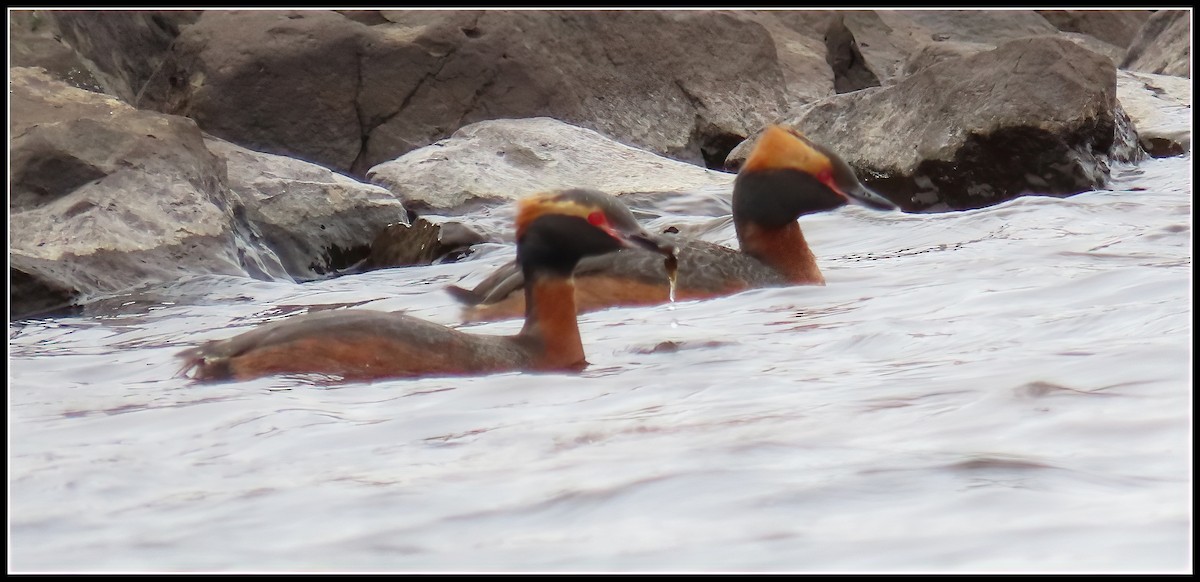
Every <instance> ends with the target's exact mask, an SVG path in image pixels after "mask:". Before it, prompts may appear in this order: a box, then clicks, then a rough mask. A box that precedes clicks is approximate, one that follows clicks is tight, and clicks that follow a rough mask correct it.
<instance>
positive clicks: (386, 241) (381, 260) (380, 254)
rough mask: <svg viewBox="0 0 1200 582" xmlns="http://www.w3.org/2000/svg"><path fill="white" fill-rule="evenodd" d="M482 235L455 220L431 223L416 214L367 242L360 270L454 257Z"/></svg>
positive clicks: (457, 256)
mask: <svg viewBox="0 0 1200 582" xmlns="http://www.w3.org/2000/svg"><path fill="white" fill-rule="evenodd" d="M485 240H486V238H485V237H484V236H483V235H482V234H480V233H478V232H476V231H475V230H473V229H471V228H470V227H468V226H466V225H464V224H462V223H459V222H443V223H440V224H435V223H433V222H430V221H429V220H426V219H424V218H417V219H416V220H415V221H413V223H412V225H411V226H410V225H408V224H393V225H391V226H389V227H387V228H385V229H383V231H381V232H380V233H379V235H378V236H376V237H375V240H374V241H372V243H371V253H370V256H368V257H367V260H366V262H365V263H364V265H363V267H364V270H374V269H386V268H389V267H407V266H412V265H429V264H433V263H437V262H443V261H455V260H458V259H461V258H462V257H464V256H466V255H467V254H469V253H470V250H471V245H474V244H478V243H481V242H484V241H485Z"/></svg>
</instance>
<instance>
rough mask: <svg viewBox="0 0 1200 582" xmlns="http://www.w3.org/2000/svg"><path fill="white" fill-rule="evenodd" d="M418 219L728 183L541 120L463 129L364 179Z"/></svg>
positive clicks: (710, 173)
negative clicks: (556, 198) (560, 194)
mask: <svg viewBox="0 0 1200 582" xmlns="http://www.w3.org/2000/svg"><path fill="white" fill-rule="evenodd" d="M367 175H368V179H369V180H370V181H371V182H372V183H374V184H378V185H380V186H383V187H385V188H387V189H388V190H390V191H392V192H393V193H394V194H396V195H397V196H399V197H400V198H401V199H402V200H403V201H404V203H405V205H406V206H408V207H409V208H410V209H412V210H415V211H418V212H422V213H424V212H426V211H429V212H431V213H435V214H450V215H459V214H464V213H467V212H471V211H473V210H476V209H479V208H481V207H493V206H497V205H501V204H507V203H508V202H510V201H512V200H515V199H517V198H519V197H521V196H525V195H527V194H532V193H535V192H540V191H543V190H552V189H558V188H595V189H598V190H603V191H605V192H609V193H612V194H617V195H620V194H626V193H631V192H650V191H680V190H686V189H689V188H697V187H702V186H709V185H718V184H729V183H732V182H733V176H732V175H730V174H726V173H723V172H716V171H713V170H705V169H703V168H699V167H697V166H695V165H692V164H687V163H684V162H679V161H675V160H672V159H668V158H664V157H662V156H657V155H655V154H652V153H650V152H647V151H644V150H640V149H637V148H633V147H630V146H627V145H624V144H621V143H618V142H616V141H613V140H611V139H609V138H607V137H604V136H603V135H601V134H599V133H597V132H595V131H592V130H590V129H585V128H582V127H577V126H574V125H571V124H568V123H564V122H561V121H557V120H554V119H550V118H546V117H536V118H529V119H498V120H491V121H481V122H479V123H474V124H471V125H468V126H466V127H464V128H462V129H460V130H458V131H457V132H455V133H454V135H453V136H451V137H450V138H449V139H446V140H443V141H440V142H438V143H436V144H433V145H430V146H426V147H424V148H421V149H418V150H415V151H412V152H409V153H408V154H405V155H403V156H401V157H399V158H397V159H395V160H393V161H391V162H387V163H383V164H380V165H378V166H375V167H374V168H371V171H370V172H368V174H367Z"/></svg>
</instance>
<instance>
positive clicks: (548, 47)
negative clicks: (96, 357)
mask: <svg viewBox="0 0 1200 582" xmlns="http://www.w3.org/2000/svg"><path fill="white" fill-rule="evenodd" d="M9 19H10V21H9V29H10V47H9V48H10V55H11V65H12V66H11V68H10V71H9V88H10V122H9V123H10V126H9V127H10V143H9V152H10V178H9V180H10V184H9V221H10V250H9V280H10V284H9V289H10V291H9V293H10V320H11V319H17V318H23V317H29V316H33V315H36V314H38V313H45V312H47V311H49V310H55V309H61V308H64V307H67V306H71V305H79V304H84V303H87V302H88V301H92V300H94V299H96V298H100V297H104V296H108V295H112V294H116V293H121V292H122V291H123V290H127V289H130V288H134V287H137V286H140V285H145V284H153V283H156V282H166V281H171V280H173V279H175V278H178V277H181V276H186V275H196V274H206V273H212V274H223V275H236V276H246V277H253V278H258V279H265V280H293V281H307V280H313V279H318V278H322V277H328V276H333V275H337V274H345V273H350V272H355V270H356V269H374V268H384V267H392V266H399V265H412V264H427V263H429V262H431V261H435V260H438V259H439V258H441V257H444V256H446V254H449V253H457V254H458V255H461V254H462V253H463V252H464V249H467V248H469V246H470V245H471V244H474V243H477V242H483V241H488V240H492V241H495V240H503V239H504V236H505V234H504V233H490V232H473V231H472V216H473V214H475V213H477V212H478V211H479V210H480V209H489V208H494V207H497V206H500V205H505V204H508V203H509V202H510V201H511V200H513V199H515V198H517V197H520V196H522V195H525V194H529V193H531V192H534V191H537V190H541V189H546V188H555V187H570V186H581V187H593V188H599V189H602V190H605V191H608V192H612V193H614V194H636V193H646V192H680V191H690V190H694V189H698V188H713V187H716V188H722V187H724V188H727V187H728V186H729V185H730V184H731V183H732V179H733V176H734V173H733V172H735V171H736V168H737V166H738V164H739V163H740V161H741V159H742V157H744V153H745V152H746V151H747V150H748V146H749V144H751V143H753V140H754V139H755V138H756V136H757V133H758V132H759V131H760V130H761V129H762V128H763V127H764V126H766V125H767V124H769V123H773V122H781V123H784V124H786V125H789V126H792V127H795V128H797V129H799V130H801V131H803V132H805V133H806V134H807V135H809V136H810V137H811V138H813V139H815V140H817V141H819V142H821V143H823V144H825V145H827V146H828V147H830V148H831V149H833V150H834V151H837V152H839V153H840V154H841V155H842V156H843V157H844V158H845V159H846V160H847V161H848V162H849V163H850V164H851V165H852V166H853V167H854V168H855V170H856V172H857V173H858V174H859V177H860V178H861V179H862V180H863V182H864V183H866V184H867V185H868V186H870V187H872V188H874V189H876V190H877V191H879V192H881V193H882V194H884V195H886V196H888V197H889V198H890V199H891V200H893V201H894V202H896V203H897V204H899V205H900V206H902V207H903V208H904V209H905V210H906V211H909V212H943V211H955V210H963V209H970V208H979V207H984V206H989V205H992V204H996V203H999V202H1003V201H1005V200H1009V199H1012V198H1014V197H1017V196H1021V195H1024V194H1029V193H1036V194H1049V195H1057V196H1069V195H1071V194H1075V193H1078V192H1083V191H1088V190H1094V189H1100V188H1103V187H1104V185H1105V184H1106V182H1107V181H1108V179H1109V177H1110V171H1111V167H1112V166H1113V165H1114V164H1127V163H1136V162H1137V161H1138V160H1140V159H1144V158H1145V157H1147V156H1169V155H1179V154H1181V153H1184V152H1188V151H1190V147H1191V135H1190V118H1191V88H1190V87H1191V82H1190V74H1191V71H1190V66H1191V56H1190V38H1191V12H1190V11H1187V10H1158V11H1151V10H1124V11H1116V10H1114V11H1105V10H1078V11H1072V10H1065V11H1061V10H1060V11H1033V10H978V11H715V10H687V11H621V10H608V11H533V10H530V11H504V10H425V11H328V10H260V11H226V10H209V11H195V10H191V11H182V10H181V11H84V10H62V11H54V10H50V11H43V10H38V11H30V10H10V11H9ZM1180 127H1187V128H1189V131H1181V130H1180ZM417 214H419V215H421V216H423V217H427V218H428V220H424V219H416V218H415V215H417ZM447 224H453V225H454V228H452V229H450V228H442V227H444V226H446V225H447ZM408 225H420V227H419V228H408ZM443 234H445V235H446V236H445V237H443V236H442V235H443ZM434 243H437V244H434ZM456 256H457V255H456Z"/></svg>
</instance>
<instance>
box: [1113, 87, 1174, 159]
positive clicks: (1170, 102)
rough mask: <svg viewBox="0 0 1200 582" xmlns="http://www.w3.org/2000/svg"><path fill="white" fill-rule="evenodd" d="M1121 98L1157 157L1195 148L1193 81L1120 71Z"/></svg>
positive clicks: (1140, 135)
mask: <svg viewBox="0 0 1200 582" xmlns="http://www.w3.org/2000/svg"><path fill="white" fill-rule="evenodd" d="M1117 98H1118V99H1119V100H1120V101H1121V106H1122V107H1123V108H1124V109H1125V111H1126V112H1128V113H1129V118H1130V119H1131V120H1132V121H1133V125H1134V127H1136V128H1137V135H1138V140H1139V143H1140V144H1141V146H1142V148H1143V149H1145V150H1146V151H1147V152H1148V153H1149V154H1150V155H1151V156H1154V157H1156V158H1161V157H1167V156H1177V155H1179V154H1182V153H1184V152H1187V151H1191V149H1192V132H1191V129H1190V128H1191V120H1192V82H1191V80H1190V79H1187V78H1184V77H1176V76H1173V75H1155V74H1151V73H1135V72H1132V71H1117Z"/></svg>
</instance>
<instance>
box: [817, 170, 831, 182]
mask: <svg viewBox="0 0 1200 582" xmlns="http://www.w3.org/2000/svg"><path fill="white" fill-rule="evenodd" d="M817 179H818V180H820V181H822V182H825V183H829V182H831V181H833V170H830V169H824V170H821V171H820V172H818V173H817Z"/></svg>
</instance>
